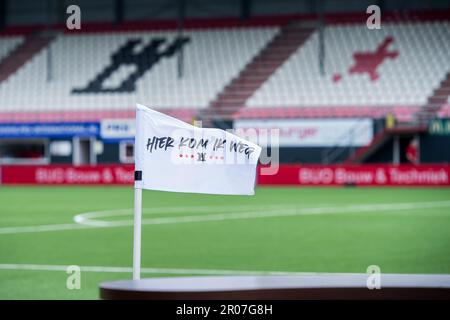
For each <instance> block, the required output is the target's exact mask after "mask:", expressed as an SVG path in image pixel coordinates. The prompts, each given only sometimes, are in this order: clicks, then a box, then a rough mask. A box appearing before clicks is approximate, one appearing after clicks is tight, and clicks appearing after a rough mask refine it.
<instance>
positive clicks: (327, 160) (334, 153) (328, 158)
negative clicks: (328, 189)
mask: <svg viewBox="0 0 450 320" xmlns="http://www.w3.org/2000/svg"><path fill="white" fill-rule="evenodd" d="M362 120H363V119H360V121H358V122H357V123H356V124H355V125H354V126H353V127H352V128H351V129H350V131H348V132H346V133H345V134H343V135H341V136H340V137H338V139H337V141H338V142H337V143H336V145H334V146H333V147H330V148H325V149H324V150H323V151H322V163H323V164H331V163H334V162H335V161H336V159H338V158H339V157H341V155H342V154H343V153H348V154H347V157H349V156H350V155H352V154H353V153H354V152H355V151H356V147H355V146H354V143H353V142H354V140H355V137H356V135H357V134H358V133H359V132H360V130H361V129H362V128H365V127H364V126H362V125H361V124H362ZM364 120H365V118H364ZM345 142H348V144H347V145H348V147H343V145H345Z"/></svg>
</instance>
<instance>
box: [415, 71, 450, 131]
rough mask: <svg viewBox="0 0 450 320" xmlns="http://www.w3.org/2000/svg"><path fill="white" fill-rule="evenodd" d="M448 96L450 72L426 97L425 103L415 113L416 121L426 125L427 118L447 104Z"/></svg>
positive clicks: (432, 116) (435, 114) (449, 91)
mask: <svg viewBox="0 0 450 320" xmlns="http://www.w3.org/2000/svg"><path fill="white" fill-rule="evenodd" d="M449 96H450V72H447V75H446V77H445V78H444V80H442V82H441V83H440V85H439V87H438V88H437V89H436V90H434V91H433V94H432V95H431V96H429V97H428V101H427V103H426V104H425V105H424V106H423V107H422V108H421V109H420V111H419V112H418V113H417V121H418V123H419V124H420V125H426V124H427V123H428V121H429V120H431V119H433V118H435V117H436V116H437V114H438V112H439V111H440V110H441V109H442V107H444V106H445V105H446V104H447V99H448V97H449Z"/></svg>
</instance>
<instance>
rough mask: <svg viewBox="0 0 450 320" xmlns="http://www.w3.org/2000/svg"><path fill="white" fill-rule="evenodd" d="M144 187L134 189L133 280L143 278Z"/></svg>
mask: <svg viewBox="0 0 450 320" xmlns="http://www.w3.org/2000/svg"><path fill="white" fill-rule="evenodd" d="M141 218H142V189H141V188H135V189H134V239H133V280H139V279H140V278H141V220H142V219H141Z"/></svg>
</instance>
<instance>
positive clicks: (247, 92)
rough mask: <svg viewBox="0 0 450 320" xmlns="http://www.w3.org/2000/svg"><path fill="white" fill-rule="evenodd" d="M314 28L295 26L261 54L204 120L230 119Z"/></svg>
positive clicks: (218, 98)
mask: <svg viewBox="0 0 450 320" xmlns="http://www.w3.org/2000/svg"><path fill="white" fill-rule="evenodd" d="M313 31H314V27H312V26H310V25H304V24H298V23H291V24H288V25H287V26H285V27H283V28H282V29H281V30H280V32H279V33H278V34H277V35H276V36H275V37H274V38H273V39H272V40H271V41H269V43H268V44H267V45H266V47H265V48H263V49H262V50H261V51H260V52H259V54H257V55H256V56H255V57H254V58H253V59H252V60H251V61H250V62H249V63H248V64H247V65H246V66H245V67H244V68H243V69H242V71H241V72H240V73H239V74H238V75H237V76H236V77H235V78H234V79H233V80H231V82H230V83H229V84H228V85H227V86H225V88H224V89H223V90H222V91H221V92H220V93H219V94H218V95H217V96H216V98H215V99H214V100H213V101H212V102H211V103H210V104H209V106H208V108H206V109H205V110H203V112H202V113H201V118H202V119H211V118H213V119H214V118H229V117H230V116H231V115H232V114H233V113H235V112H236V111H238V110H239V109H240V108H242V107H244V105H245V102H246V100H247V99H248V98H250V97H251V96H252V95H253V93H254V92H255V91H256V90H257V89H258V88H259V87H260V86H261V85H262V84H263V83H264V82H265V81H266V80H267V79H268V78H269V77H270V76H271V75H272V74H273V73H274V72H275V70H277V68H279V67H280V66H281V65H282V64H283V63H284V62H285V61H286V60H287V59H288V58H289V57H290V56H291V55H292V54H293V53H294V52H295V51H296V50H297V49H298V48H299V47H300V46H301V45H302V44H303V43H304V42H305V41H306V40H307V39H308V37H309V36H310V35H311V34H312V33H313Z"/></svg>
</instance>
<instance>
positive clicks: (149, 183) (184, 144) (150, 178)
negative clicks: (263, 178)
mask: <svg viewBox="0 0 450 320" xmlns="http://www.w3.org/2000/svg"><path fill="white" fill-rule="evenodd" d="M260 153H261V147H260V146H258V145H256V144H254V143H252V142H249V141H246V140H244V139H242V138H240V137H238V136H236V135H234V134H231V133H229V132H226V131H224V130H220V129H212V128H208V129H204V128H198V127H195V126H192V125H190V124H187V123H185V122H183V121H180V120H178V119H175V118H172V117H169V116H167V115H165V114H162V113H160V112H157V111H154V110H151V109H149V108H147V107H145V106H143V105H139V104H138V105H137V109H136V138H135V170H136V171H137V172H142V177H141V179H137V180H136V182H135V188H142V189H151V190H162V191H174V192H194V193H211V194H242V195H252V194H254V193H255V192H254V186H255V175H256V165H257V162H258V158H259V155H260ZM139 178H140V177H139Z"/></svg>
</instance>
